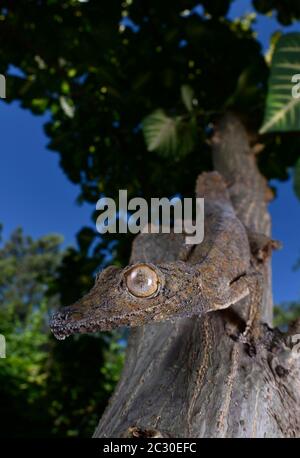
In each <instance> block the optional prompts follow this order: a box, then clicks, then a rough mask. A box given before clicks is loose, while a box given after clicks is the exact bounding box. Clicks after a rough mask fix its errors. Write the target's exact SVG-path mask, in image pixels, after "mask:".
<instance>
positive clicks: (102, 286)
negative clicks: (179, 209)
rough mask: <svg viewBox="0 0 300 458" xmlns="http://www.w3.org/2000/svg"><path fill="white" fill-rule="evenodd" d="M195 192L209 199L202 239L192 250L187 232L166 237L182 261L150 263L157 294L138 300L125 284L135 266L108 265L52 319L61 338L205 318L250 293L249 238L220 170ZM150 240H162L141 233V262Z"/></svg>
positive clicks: (200, 180)
mask: <svg viewBox="0 0 300 458" xmlns="http://www.w3.org/2000/svg"><path fill="white" fill-rule="evenodd" d="M196 193H197V196H199V197H200V196H201V197H202V196H204V198H205V237H204V241H203V243H201V244H199V245H195V246H192V247H188V246H186V245H185V244H184V234H182V235H177V234H176V235H175V234H172V235H170V234H166V237H169V238H172V239H173V241H174V243H177V244H178V246H179V250H178V252H179V253H180V257H181V258H182V259H184V260H180V259H179V260H174V262H160V260H158V262H157V263H156V264H153V263H151V264H150V263H149V264H148V266H149V267H150V268H151V269H152V270H154V271H155V272H156V274H157V277H158V282H159V288H158V291H157V293H156V294H154V295H153V296H151V297H149V298H148V297H136V296H134V295H133V294H131V293H130V292H129V291H128V288H127V286H126V275H127V273H128V270H129V269H132V267H133V266H134V265H132V264H131V265H129V266H127V267H125V268H124V269H120V268H117V267H114V266H110V267H108V268H106V269H105V270H104V271H103V272H102V273H101V274H100V275H98V276H97V278H96V282H95V285H94V287H93V288H92V289H91V290H90V292H89V293H88V294H86V295H85V296H84V297H83V298H82V299H80V300H79V301H78V302H76V303H75V304H74V305H72V306H70V307H65V308H63V309H62V310H61V311H60V312H58V313H56V314H55V315H54V316H53V318H52V320H51V329H52V331H53V333H54V334H55V336H56V337H57V338H59V339H62V338H65V337H67V336H69V335H71V334H73V333H77V332H80V333H83V332H95V331H106V330H110V329H113V328H116V327H119V326H141V325H144V324H146V323H149V322H158V321H164V320H167V319H173V318H176V317H189V316H192V315H197V316H201V315H203V314H205V313H208V312H211V311H215V310H219V309H224V308H227V307H229V306H230V305H232V304H234V303H236V302H238V301H240V300H241V299H242V298H244V297H246V296H248V295H249V293H250V288H249V286H250V285H251V284H252V283H253V282H252V283H251V281H248V277H249V278H250V279H251V278H252V277H253V272H251V258H250V248H249V242H248V236H247V232H246V230H245V228H244V226H243V225H242V223H241V222H240V221H239V219H238V218H237V216H236V214H235V212H234V209H233V207H232V204H231V202H230V198H229V195H228V192H227V189H226V185H225V183H224V181H223V179H222V177H221V176H220V175H219V174H218V173H217V172H212V173H203V174H202V175H200V176H199V178H198V181H197V187H196ZM147 237H148V238H150V239H151V238H152V237H156V238H157V239H159V236H157V235H156V234H155V235H151V234H149V235H147V234H142V235H140V236H139V237H138V238H137V241H136V243H135V244H134V248H133V255H132V256H133V257H134V259H138V250H139V249H142V244H145V239H146V238H147ZM166 237H164V240H165V239H166ZM175 240H176V241H175ZM141 258H142V256H141ZM141 261H142V259H141ZM135 265H136V266H138V265H139V263H135Z"/></svg>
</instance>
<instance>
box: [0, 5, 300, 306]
mask: <svg viewBox="0 0 300 458" xmlns="http://www.w3.org/2000/svg"><path fill="white" fill-rule="evenodd" d="M247 11H248V12H249V11H251V2H249V1H237V2H234V3H233V6H232V8H231V10H230V16H233V17H234V16H236V15H241V14H243V13H245V12H247ZM280 28H281V27H280V26H279V25H278V23H277V22H276V20H275V19H274V18H269V17H264V16H258V19H257V23H256V25H255V29H256V30H257V33H258V38H259V39H260V40H261V42H262V44H263V47H264V49H266V48H267V45H268V42H269V38H270V36H271V34H272V33H273V32H274V31H275V30H277V29H280ZM288 29H290V30H298V31H300V26H299V24H296V25H293V26H292V27H289V28H288ZM284 30H287V28H285V29H284ZM45 119H46V118H45V117H41V116H34V115H32V114H31V113H30V112H28V111H25V110H23V109H21V108H20V107H19V106H18V104H17V103H13V104H10V105H7V104H5V103H2V102H0V135H1V136H0V139H1V143H0V148H1V149H0V154H1V159H2V160H1V168H0V210H1V212H0V222H2V223H3V224H4V237H7V236H8V235H9V233H10V232H11V231H12V230H13V229H14V228H16V227H17V226H22V227H23V228H24V231H25V232H26V233H28V234H30V235H32V236H33V237H38V236H41V235H44V234H48V233H51V232H55V233H59V234H62V235H63V236H64V238H65V245H71V244H74V243H75V234H76V232H77V231H78V230H79V229H80V228H81V227H82V226H84V225H90V224H91V213H92V211H93V209H94V208H93V206H91V205H88V204H84V205H82V206H79V205H77V204H76V197H77V195H78V193H79V189H78V187H77V186H75V185H73V184H72V183H71V182H70V181H68V179H67V177H66V176H65V175H64V173H63V171H62V169H61V168H60V167H59V156H58V154H55V153H53V152H51V151H49V150H47V149H46V144H47V138H46V136H45V134H44V132H43V124H44V122H45ZM275 184H276V186H277V189H278V198H277V199H276V200H275V201H274V202H273V203H271V205H270V211H271V215H272V218H273V237H274V238H276V239H279V240H281V241H282V242H283V245H284V248H283V249H282V250H281V251H278V252H275V253H274V256H273V281H274V285H273V289H274V297H275V301H276V302H277V303H279V302H283V301H289V300H295V299H298V298H300V271H297V272H294V271H292V267H293V265H294V264H295V262H296V260H297V258H298V257H300V239H299V234H300V201H298V200H297V199H296V197H295V195H294V193H293V190H292V184H291V181H288V182H285V183H275Z"/></svg>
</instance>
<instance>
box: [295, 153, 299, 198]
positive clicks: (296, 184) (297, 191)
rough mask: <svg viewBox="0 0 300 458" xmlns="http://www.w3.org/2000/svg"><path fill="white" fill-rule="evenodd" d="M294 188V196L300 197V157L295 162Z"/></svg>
mask: <svg viewBox="0 0 300 458" xmlns="http://www.w3.org/2000/svg"><path fill="white" fill-rule="evenodd" d="M294 190H295V193H296V196H297V197H298V198H299V199H300V158H299V159H298V161H297V162H296V165H295V170H294Z"/></svg>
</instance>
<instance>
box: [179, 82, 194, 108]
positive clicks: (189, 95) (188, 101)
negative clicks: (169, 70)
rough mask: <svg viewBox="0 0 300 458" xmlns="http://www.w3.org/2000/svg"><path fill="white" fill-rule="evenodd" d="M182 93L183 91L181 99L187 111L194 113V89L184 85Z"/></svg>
mask: <svg viewBox="0 0 300 458" xmlns="http://www.w3.org/2000/svg"><path fill="white" fill-rule="evenodd" d="M180 91H181V98H182V101H183V103H184V105H185V107H186V109H187V110H188V111H192V109H193V98H194V91H193V89H192V88H191V86H189V85H188V84H184V85H183V86H181V88H180Z"/></svg>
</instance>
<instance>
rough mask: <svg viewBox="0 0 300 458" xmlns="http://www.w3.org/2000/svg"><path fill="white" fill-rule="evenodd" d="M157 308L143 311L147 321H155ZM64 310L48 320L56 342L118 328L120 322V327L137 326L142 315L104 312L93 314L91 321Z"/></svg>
mask: <svg viewBox="0 0 300 458" xmlns="http://www.w3.org/2000/svg"><path fill="white" fill-rule="evenodd" d="M157 308H158V307H157V306H151V307H149V308H148V309H146V310H144V311H143V312H144V313H145V311H146V313H148V319H149V321H150V320H155V312H156V310H157ZM66 309H67V310H62V311H59V312H56V313H54V315H53V316H52V318H51V320H50V329H51V331H52V333H53V334H54V336H55V337H56V339H58V340H64V339H65V338H66V337H69V336H71V335H72V334H77V333H80V334H82V333H87V332H98V331H110V330H112V329H115V328H118V327H120V321H121V322H122V326H137V325H138V322H137V319H138V317H139V316H140V315H141V313H142V310H132V311H130V313H128V312H127V313H126V314H125V313H124V314H118V315H117V316H113V315H109V311H108V310H107V312H106V313H105V312H104V311H101V312H102V313H103V312H104V313H103V315H102V316H99V317H97V316H96V315H97V313H95V316H94V317H93V318H92V319H88V318H85V317H84V316H83V314H81V313H80V312H77V311H76V310H69V307H66ZM98 313H99V312H98ZM104 314H105V316H104Z"/></svg>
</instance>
